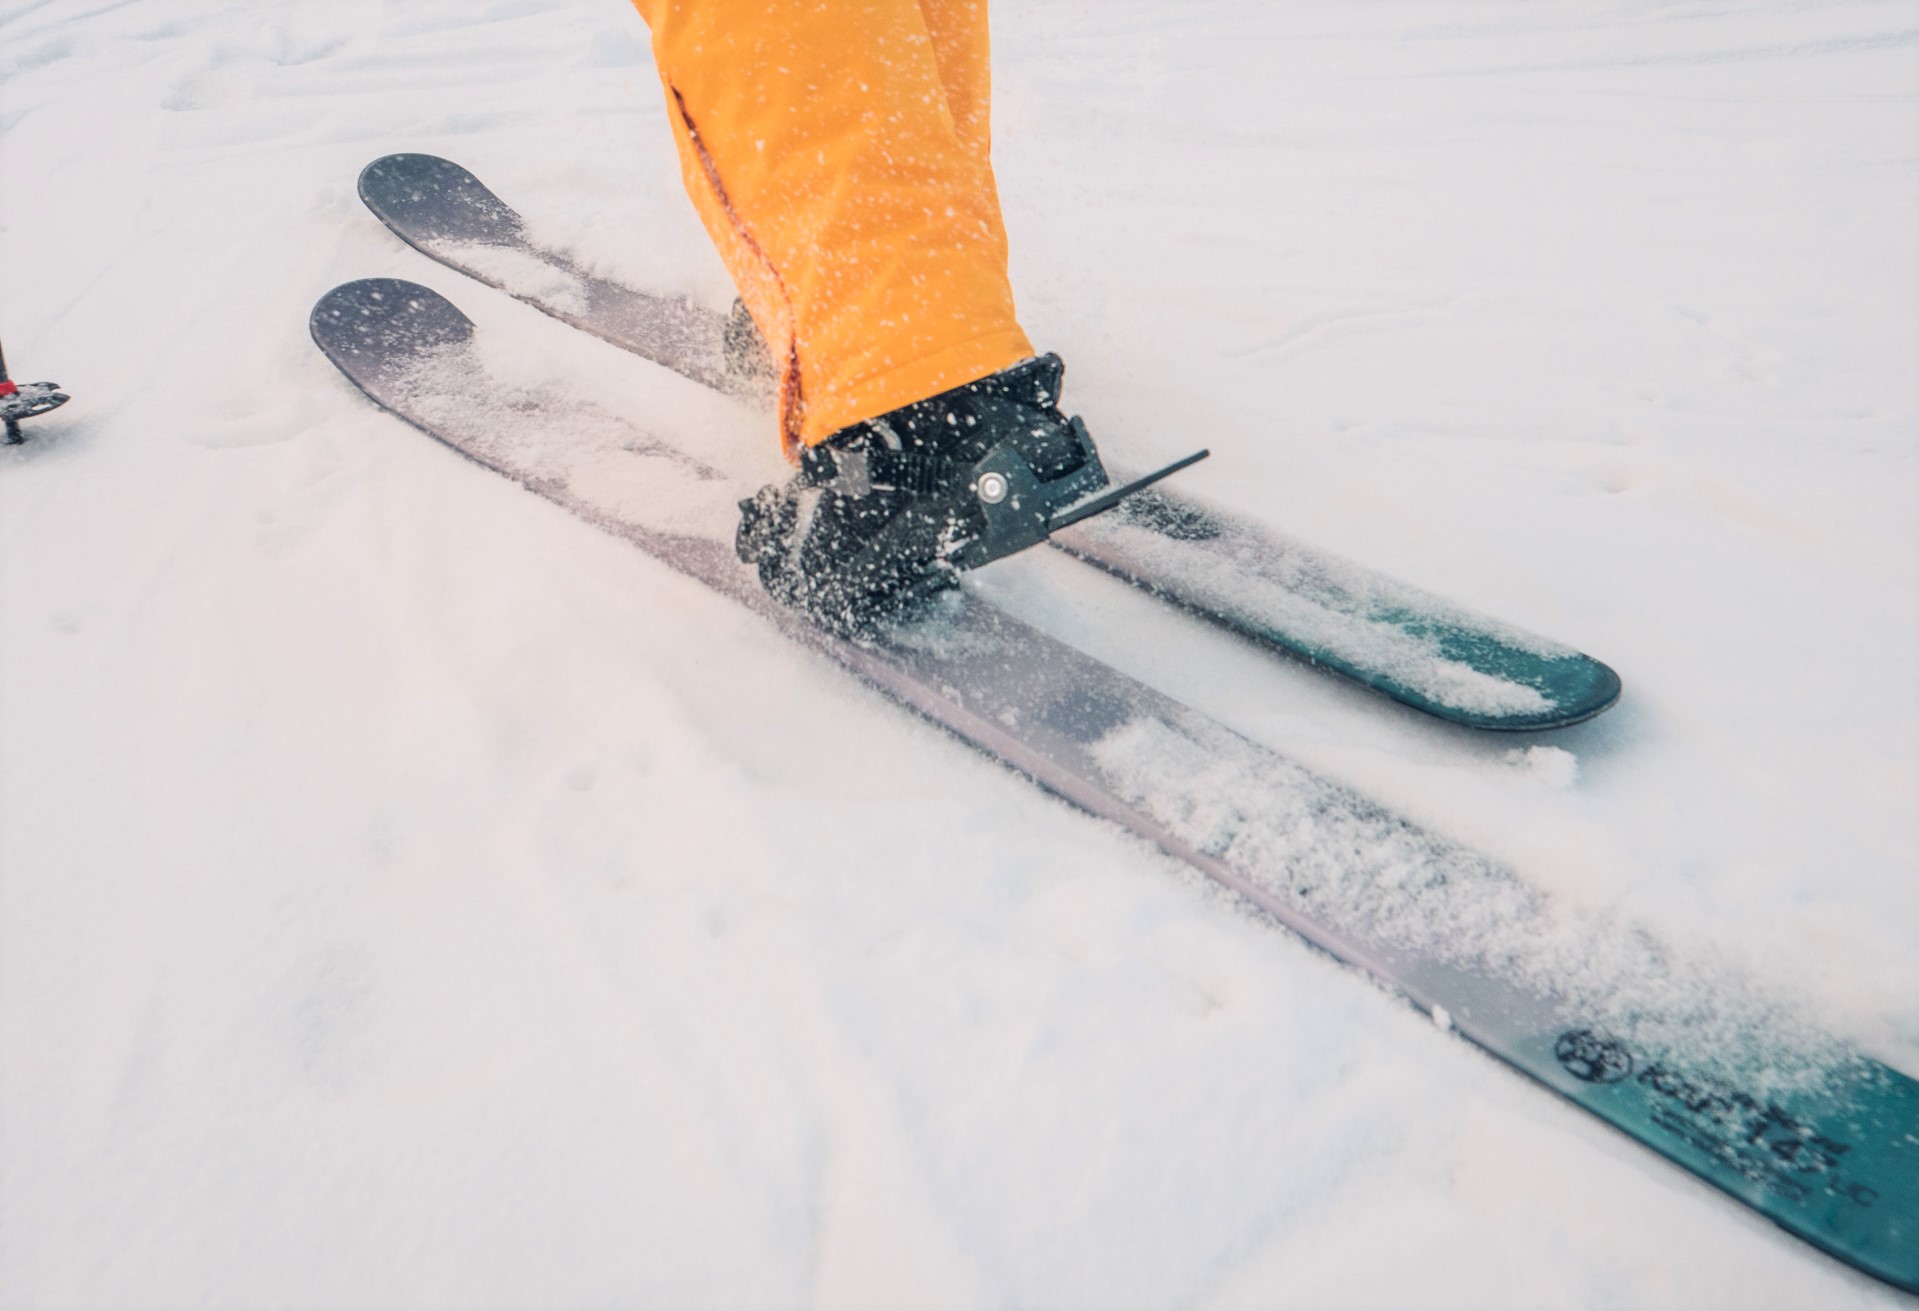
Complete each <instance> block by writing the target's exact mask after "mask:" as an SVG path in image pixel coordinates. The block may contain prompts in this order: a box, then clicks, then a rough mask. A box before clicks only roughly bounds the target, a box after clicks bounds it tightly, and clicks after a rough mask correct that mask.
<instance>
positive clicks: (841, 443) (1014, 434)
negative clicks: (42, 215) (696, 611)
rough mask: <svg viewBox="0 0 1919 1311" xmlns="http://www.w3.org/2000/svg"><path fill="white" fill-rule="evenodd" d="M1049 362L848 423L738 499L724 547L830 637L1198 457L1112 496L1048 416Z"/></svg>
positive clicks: (1068, 426)
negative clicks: (788, 473)
mask: <svg viewBox="0 0 1919 1311" xmlns="http://www.w3.org/2000/svg"><path fill="white" fill-rule="evenodd" d="M1064 370H1065V366H1064V365H1063V364H1061V363H1060V359H1059V357H1058V356H1057V355H1042V356H1039V357H1038V358H1036V359H1030V360H1024V361H1022V362H1021V363H1019V364H1015V365H1013V366H1012V367H1011V368H1008V369H1005V370H1002V371H1001V372H999V373H996V374H993V375H992V376H990V377H987V378H982V379H980V380H979V381H977V382H970V383H967V384H965V385H964V386H960V387H955V388H953V389H952V390H951V391H947V392H942V393H941V394H939V395H938V396H934V397H931V398H930V399H928V400H923V401H916V402H915V403H913V404H911V405H907V406H904V407H902V408H900V409H897V410H894V411H893V412H892V413H890V414H885V415H882V416H880V417H879V418H877V419H869V420H866V421H865V422H863V423H857V424H854V425H853V426H852V427H850V428H847V429H845V430H843V431H841V432H839V433H836V434H834V435H833V436H832V437H830V438H828V439H827V440H826V441H824V442H822V443H820V444H819V445H817V446H811V447H808V448H807V449H806V450H805V451H804V452H803V453H802V454H801V456H800V471H799V473H798V474H797V475H796V476H795V477H794V478H793V479H792V480H791V481H790V482H788V483H786V484H785V485H783V486H767V487H763V488H761V489H760V491H759V492H758V493H757V494H756V495H755V496H754V497H753V498H752V499H751V500H746V501H741V502H740V527H739V534H738V537H737V538H736V540H735V547H736V549H737V550H738V552H739V556H740V558H741V559H742V560H744V561H746V562H747V563H749V564H752V565H755V566H756V567H757V568H758V570H759V575H760V581H761V583H762V584H763V585H764V586H765V587H766V589H767V591H769V592H771V593H772V594H773V595H774V596H776V597H778V598H779V599H780V600H781V601H784V602H786V603H787V604H789V605H793V606H796V607H798V608H799V609H801V610H803V611H805V612H806V613H807V614H808V615H810V616H812V617H813V618H814V619H815V620H817V621H818V622H820V623H822V624H825V625H827V626H828V627H830V628H833V629H835V630H836V631H842V632H845V631H855V630H858V629H861V628H864V627H867V626H869V625H871V624H872V623H873V622H875V621H876V620H879V619H882V618H885V617H886V616H888V615H890V614H892V613H894V612H897V611H899V610H902V609H904V608H906V607H908V606H910V605H911V604H913V603H914V602H916V601H920V600H923V599H925V598H928V597H931V596H934V595H936V594H938V593H939V592H942V591H945V590H946V589H947V588H950V587H952V586H954V585H955V584H956V583H957V582H958V581H959V576H960V574H962V573H964V572H965V571H967V570H969V569H977V568H979V567H980V566H981V565H983V564H988V563H990V562H992V561H994V560H998V559H1001V558H1003V557H1005V556H1008V555H1011V554H1013V553H1014V552H1016V551H1022V550H1024V549H1026V548H1027V547H1029V546H1033V545H1036V544H1037V543H1039V542H1042V541H1045V540H1046V538H1047V536H1048V535H1049V534H1050V533H1051V532H1053V531H1054V530H1056V529H1058V528H1061V527H1064V526H1065V525H1066V524H1068V523H1074V522H1077V521H1078V520H1080V519H1083V518H1086V517H1087V516H1088V515H1091V514H1097V513H1098V512H1099V511H1101V510H1103V509H1107V508H1109V507H1110V506H1112V505H1115V504H1117V503H1118V502H1119V500H1120V499H1121V498H1122V497H1124V496H1127V495H1129V494H1131V493H1132V492H1134V491H1137V490H1139V489H1140V488H1142V487H1144V486H1146V485H1147V484H1149V483H1152V482H1155V481H1157V480H1158V479H1160V478H1162V477H1164V476H1165V475H1166V474H1168V473H1172V472H1173V471H1174V470H1175V469H1179V468H1184V467H1185V466H1186V465H1187V464H1189V463H1191V462H1192V461H1193V460H1195V459H1199V458H1203V456H1204V454H1205V453H1204V452H1201V453H1200V454H1199V455H1197V456H1189V457H1188V458H1187V459H1186V460H1184V461H1181V462H1179V463H1177V464H1175V465H1172V466H1169V467H1168V468H1166V469H1163V470H1161V471H1159V472H1158V473H1156V474H1153V475H1151V476H1149V477H1147V478H1144V479H1141V480H1140V481H1138V482H1136V483H1133V484H1132V485H1130V486H1128V487H1125V488H1122V489H1120V490H1119V491H1117V492H1109V493H1107V494H1106V495H1104V496H1100V495H1098V493H1099V492H1101V491H1102V489H1104V488H1105V487H1106V485H1107V477H1106V470H1105V468H1104V467H1103V466H1102V465H1101V463H1100V458H1099V451H1098V450H1097V449H1096V448H1095V447H1094V445H1093V439H1092V436H1091V434H1089V433H1088V432H1087V431H1086V425H1085V424H1084V423H1082V422H1081V421H1080V420H1079V418H1078V417H1077V416H1074V417H1072V418H1068V417H1067V416H1065V415H1064V414H1062V413H1061V412H1060V410H1059V408H1058V404H1057V402H1058V399H1059V394H1060V380H1061V377H1062V375H1063V373H1064Z"/></svg>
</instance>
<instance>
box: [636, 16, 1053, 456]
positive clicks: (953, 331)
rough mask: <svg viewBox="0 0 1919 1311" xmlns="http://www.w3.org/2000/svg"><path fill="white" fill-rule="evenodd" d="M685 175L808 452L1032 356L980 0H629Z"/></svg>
mask: <svg viewBox="0 0 1919 1311" xmlns="http://www.w3.org/2000/svg"><path fill="white" fill-rule="evenodd" d="M634 4H635V6H636V7H637V8H638V9H639V11H640V16H641V17H642V18H644V19H645V20H646V24H647V26H648V27H649V28H651V29H652V33H653V58H654V62H655V63H656V64H657V65H658V67H659V73H660V80H661V82H662V83H664V84H665V90H666V107H667V114H668V116H669V117H670V118H671V120H672V124H673V135H674V137H675V139H676V140H677V141H678V143H679V151H680V168H681V174H682V176H683V177H684V179H685V182H686V189H687V193H688V194H689V195H690V196H692V198H693V204H694V205H695V207H697V208H698V210H699V213H700V218H701V220H702V221H703V222H704V223H705V224H706V230H707V232H708V233H710V234H711V236H712V238H713V242H714V244H715V245H716V246H718V247H719V251H720V257H721V258H722V259H723V260H724V261H725V262H726V266H727V268H728V270H729V271H730V272H731V273H732V275H733V282H734V285H735V286H736V287H737V288H738V289H739V293H740V297H741V299H742V300H744V301H745V302H746V307H747V310H748V312H749V313H751V314H752V316H753V321H754V322H755V323H756V324H758V325H759V329H760V333H761V335H762V336H764V337H765V338H766V341H767V343H768V345H769V346H770V347H771V349H772V352H773V357H774V360H775V363H776V364H777V365H778V366H779V369H780V373H781V380H780V389H779V411H780V432H781V436H782V439H783V441H784V443H785V446H786V450H787V453H788V455H789V456H790V455H794V454H796V453H797V449H798V447H799V446H800V445H801V444H809V445H810V444H812V443H816V442H819V441H823V440H825V439H826V438H827V437H830V436H832V435H833V434H834V433H835V432H838V431H839V430H840V429H842V428H845V427H847V426H848V425H850V424H854V423H858V422H859V421H861V420H862V419H871V418H875V417H877V416H879V415H882V414H885V413H887V412H889V411H891V410H895V409H898V408H899V407H900V406H902V405H909V404H911V403H912V402H914V401H918V400H924V399H925V398H927V397H928V396H934V395H937V394H938V393H940V392H942V391H946V390H948V389H949V388H952V387H957V386H960V385H961V384H962V383H967V382H972V381H974V380H975V379H978V378H983V377H985V376H986V375H988V374H990V373H995V372H997V371H999V370H1000V369H1003V368H1005V367H1006V366H1008V365H1010V364H1014V363H1017V362H1018V361H1020V360H1022V359H1025V358H1027V357H1028V356H1030V355H1032V354H1033V349H1032V346H1031V345H1030V344H1029V343H1028V342H1027V340H1026V334H1025V333H1024V332H1022V331H1021V330H1020V326H1019V323H1018V321H1017V319H1015V317H1014V314H1013V293H1012V288H1011V285H1010V284H1009V283H1008V281H1007V275H1006V230H1005V228H1004V226H1003V225H1002V223H1001V221H1000V210H999V195H998V192H997V191H996V190H995V188H994V185H993V168H992V163H991V157H990V151H991V141H990V130H989V126H988V112H987V100H988V87H989V70H988V63H987V60H988V50H987V32H986V0H634Z"/></svg>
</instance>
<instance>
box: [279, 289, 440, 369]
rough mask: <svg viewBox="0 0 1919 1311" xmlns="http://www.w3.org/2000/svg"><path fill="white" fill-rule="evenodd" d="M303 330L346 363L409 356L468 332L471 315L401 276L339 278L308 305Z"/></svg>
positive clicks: (335, 359)
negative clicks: (310, 309) (344, 280)
mask: <svg viewBox="0 0 1919 1311" xmlns="http://www.w3.org/2000/svg"><path fill="white" fill-rule="evenodd" d="M307 330H308V332H310V333H311V334H312V336H313V342H314V345H316V346H318V347H319V348H320V349H321V350H322V351H323V352H325V354H326V355H327V357H328V358H329V359H331V360H332V361H333V362H334V363H335V364H338V365H339V366H340V367H341V368H342V369H345V370H347V371H348V372H349V373H351V372H354V369H353V368H350V367H349V365H350V364H351V363H355V362H361V361H370V360H392V359H396V358H402V359H403V358H410V357H412V356H416V355H419V354H421V353H422V352H425V351H430V350H433V349H435V348H436V347H441V346H449V345H457V344H460V343H463V342H466V341H469V340H471V339H472V337H473V320H471V319H469V318H468V317H467V316H466V315H464V314H462V313H461V312H460V310H459V307H457V306H456V305H454V304H453V302H452V301H450V300H448V299H447V298H446V297H444V296H442V295H441V294H440V293H439V292H437V291H434V290H433V289H431V288H430V287H422V286H421V285H420V284H419V283H417V282H407V281H405V280H403V279H400V278H361V279H360V280H358V281H357V282H347V283H342V284H341V285H340V286H337V287H335V288H334V289H333V290H332V291H329V292H328V293H327V294H326V295H324V296H322V297H320V299H319V300H318V301H317V302H316V303H315V304H314V306H313V313H312V315H311V316H309V318H308V320H307Z"/></svg>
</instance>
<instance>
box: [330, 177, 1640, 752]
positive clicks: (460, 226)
mask: <svg viewBox="0 0 1919 1311" xmlns="http://www.w3.org/2000/svg"><path fill="white" fill-rule="evenodd" d="M359 191H360V197H361V199H362V200H364V201H365V202H366V205H367V207H368V208H369V209H371V210H372V211H373V213H374V214H375V215H377V216H378V217H379V218H380V220H381V221H382V222H384V223H385V224H386V225H387V226H388V227H389V228H391V229H392V230H393V231H394V233H396V234H397V235H398V236H399V237H400V238H401V239H402V240H403V241H405V242H407V243H408V244H409V245H412V246H413V247H415V248H416V249H418V250H420V251H421V252H423V253H424V254H426V255H429V256H431V257H432V258H433V259H436V260H438V261H439V262H441V263H442V264H445V265H447V266H449V267H451V268H454V269H458V270H459V271H460V272H462V273H464V274H466V275H468V276H469V277H472V278H475V279H477V280H479V281H481V282H484V283H486V284H487V285H489V286H492V287H496V288H498V289H500V290H502V291H505V292H507V293H508V294H510V295H512V296H515V297H517V298H518V299H520V300H523V301H525V302H527V303H528V304H530V305H533V306H535V307H536V308H538V309H540V310H542V311H544V312H545V313H547V314H550V315H552V316H553V317H555V318H557V319H560V320H562V321H563V322H566V323H570V324H572V325H573V326H574V327H577V328H581V329H583V330H585V331H587V332H589V333H592V334H593V335H594V336H596V337H599V338H601V339H602V340H604V341H608V342H611V343H612V344H613V345H615V346H619V347H621V348H623V349H625V350H629V351H632V352H633V353H634V354H636V355H639V356H641V357H643V358H645V359H648V360H651V361H653V362H654V363H656V364H660V365H664V366H665V367H666V368H669V369H672V370H674V371H675V372H677V373H680V374H682V375H684V376H685V377H688V378H691V379H692V380H694V381H695V382H699V383H703V384H705V385H707V386H709V387H714V388H718V389H720V390H724V391H730V392H733V393H735V394H738V395H740V396H742V397H747V398H751V397H754V396H761V397H763V396H764V395H765V394H766V392H767V387H768V383H767V376H768V375H767V366H766V364H765V357H764V350H763V348H761V347H759V346H758V344H757V339H756V338H754V337H753V336H752V334H751V329H750V325H742V323H741V322H740V321H738V320H729V319H728V318H727V316H725V315H722V314H719V313H716V312H714V311H712V310H709V309H705V308H703V307H700V306H696V305H692V304H689V303H688V302H685V301H681V300H675V299H671V298H668V297H663V296H655V295H651V294H649V293H647V292H644V291H639V290H636V289H634V288H632V287H626V286H622V285H620V284H619V283H616V282H612V281H609V280H607V279H605V278H601V277H598V276H596V275H594V274H592V273H589V272H587V271H586V270H584V269H582V268H580V267H579V266H578V265H577V264H575V263H574V262H573V261H572V260H571V259H569V258H568V257H567V256H566V255H565V254H564V253H563V252H560V251H558V250H555V249H552V248H551V247H549V246H546V245H543V244H541V243H540V242H539V241H538V240H537V239H536V238H535V237H534V236H533V235H531V234H530V233H529V230H528V227H527V224H526V221H525V220H524V219H523V218H522V217H521V216H520V215H519V213H518V212H517V211H515V210H514V209H513V208H512V207H511V206H509V205H508V204H507V203H506V202H505V201H503V200H501V199H500V198H499V197H498V196H496V195H494V194H493V192H492V191H490V190H488V188H487V187H486V185H485V184H484V183H482V182H481V181H480V180H479V179H478V178H477V177H475V176H474V175H473V174H472V173H470V172H468V171H467V170H466V169H464V168H462V167H461V166H460V165H458V164H455V163H452V162H451V161H449V160H445V159H441V158H439V157H437V156H434V155H422V154H397V155H387V156H385V157H383V158H381V159H376V160H375V161H373V163H371V164H369V165H367V167H366V168H365V169H364V170H363V171H362V172H361V174H360V180H359ZM743 326H744V328H745V331H744V332H742V330H741V329H742V327H743ZM756 355H757V358H755V356H756ZM1114 476H1115V480H1116V481H1118V482H1126V481H1129V477H1128V476H1127V475H1126V474H1124V473H1122V471H1121V470H1119V469H1115V470H1114ZM1051 540H1052V544H1053V545H1054V546H1056V547H1058V548H1060V549H1061V550H1064V551H1066V552H1067V553H1068V554H1070V555H1073V556H1075V557H1077V558H1079V559H1080V560H1083V561H1085V562H1087V563H1088V564H1091V565H1094V566H1096V567H1098V568H1100V569H1102V570H1105V571H1106V572H1107V573H1109V574H1112V575H1114V576H1115V577H1118V578H1120V579H1123V580H1124V581H1126V582H1128V583H1131V584H1132V585H1134V586H1136V587H1139V588H1141V589H1143V590H1145V591H1147V592H1149V593H1152V594H1154V595H1156V596H1159V597H1161V598H1163V599H1165V600H1167V601H1169V602H1171V603H1172V604H1174V605H1176V606H1178V607H1180V608H1181V609H1184V610H1186V611H1189V612H1191V613H1193V614H1195V615H1198V616H1199V617H1201V618H1202V619H1205V620H1207V621H1209V622H1211V623H1213V624H1216V625H1218V626H1220V627H1222V628H1225V629H1227V630H1229V631H1232V632H1234V633H1237V634H1239V635H1241V636H1242V637H1246V638H1249V639H1251V640H1253V641H1254V642H1257V643H1259V644H1260V645H1262V646H1263V647H1265V648H1267V649H1269V650H1273V651H1277V652H1282V653H1284V654H1285V655H1287V656H1291V657H1296V658H1300V659H1304V660H1306V661H1307V662H1309V663H1311V664H1313V665H1316V666H1319V667H1322V668H1325V669H1328V670H1331V671H1333V672H1335V673H1337V674H1341V675H1344V676H1345V677H1347V678H1350V679H1352V680H1354V681H1356V682H1358V683H1360V684H1362V685H1364V686H1366V687H1369V688H1371V689H1373V690H1374V691H1377V692H1381V693H1383V694H1385V695H1386V696H1389V697H1391V698H1393V699H1394V700H1396V701H1400V702H1402V703H1404V704H1406V705H1409V706H1412V707H1415V708H1416V709H1419V710H1423V711H1425V712H1427V713H1428V714H1432V715H1436V716H1438V717H1439V718H1441V719H1445V720H1449V721H1451V722H1453V723H1456V724H1464V725H1468V726H1471V727H1474V728H1481V729H1499V730H1508V731H1525V730H1541V729H1551V728H1562V727H1565V726H1566V725H1569V724H1576V723H1579V722H1581V721H1582V720H1586V719H1590V718H1592V717H1593V716H1594V715H1597V714H1599V713H1600V712H1602V711H1604V710H1606V709H1607V708H1608V707H1610V706H1611V705H1612V704H1613V703H1614V702H1616V701H1617V700H1618V699H1619V693H1620V681H1619V676H1618V675H1617V674H1615V673H1614V672H1613V671H1612V670H1611V669H1610V668H1608V667H1607V666H1606V665H1604V664H1602V663H1601V662H1599V661H1597V660H1595V659H1593V658H1592V657H1590V656H1587V655H1583V654H1581V653H1580V652H1578V651H1576V650H1574V649H1572V648H1571V647H1568V646H1565V645H1563V644H1561V643H1558V642H1554V641H1551V640H1549V639H1546V638H1543V637H1539V636H1537V635H1536V634H1532V633H1528V632H1526V631H1524V630H1522V629H1519V628H1516V627H1514V626H1512V625H1509V624H1505V623H1501V622H1499V621H1497V620H1493V619H1489V618H1487V617H1486V616H1483V615H1479V614H1475V613H1473V612H1471V611H1469V610H1467V609H1465V608H1463V607H1460V606H1457V605H1454V604H1452V603H1450V602H1448V601H1445V600H1443V599H1441V598H1439V597H1437V596H1434V595H1432V594H1431V593H1428V592H1425V591H1423V590H1421V589H1419V588H1415V587H1410V586H1408V585H1406V584H1404V583H1400V582H1397V581H1394V580H1393V579H1390V578H1387V577H1385V576H1383V575H1381V574H1378V573H1375V572H1374V571H1372V570H1370V569H1366V568H1364V567H1362V566H1360V565H1357V564H1354V563H1352V562H1350V561H1346V560H1342V559H1340V558H1338V557H1336V556H1333V555H1330V554H1328V553H1326V552H1322V551H1318V550H1314V549H1312V548H1310V547H1308V546H1306V545H1304V544H1303V543H1300V542H1296V541H1292V540H1289V539H1287V538H1285V537H1282V536H1279V535H1277V534H1275V533H1272V532H1270V531H1268V530H1267V529H1265V528H1263V527H1261V526H1259V525H1256V524H1254V523H1251V522H1249V521H1247V520H1245V519H1242V518H1238V517H1235V516H1233V515H1230V514H1226V513H1224V512H1222V511H1219V510H1218V509H1215V508H1213V507H1211V506H1208V505H1206V504H1205V503H1204V502H1202V501H1200V500H1197V499H1195V498H1192V497H1189V496H1187V495H1185V494H1182V493H1177V492H1171V491H1162V490H1157V489H1156V490H1154V491H1152V492H1148V493H1144V494H1141V495H1138V496H1135V497H1132V498H1131V499H1130V500H1129V501H1128V502H1127V503H1126V504H1124V505H1121V506H1119V507H1118V508H1117V509H1115V510H1114V511H1113V512H1111V513H1109V514H1104V515H1101V516H1099V517H1098V518H1095V519H1090V520H1088V521H1086V522H1084V523H1081V524H1078V525H1075V526H1074V527H1072V528H1070V529H1067V530H1064V531H1061V532H1060V533H1058V534H1056V535H1055V536H1054V537H1053V538H1052V539H1051Z"/></svg>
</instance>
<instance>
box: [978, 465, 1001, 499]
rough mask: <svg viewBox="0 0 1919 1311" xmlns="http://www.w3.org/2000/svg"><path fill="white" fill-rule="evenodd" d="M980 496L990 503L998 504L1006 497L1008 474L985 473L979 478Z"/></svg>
mask: <svg viewBox="0 0 1919 1311" xmlns="http://www.w3.org/2000/svg"><path fill="white" fill-rule="evenodd" d="M979 498H980V500H982V501H984V502H986V503H987V504H988V505H998V504H999V503H1000V502H1001V501H1003V500H1005V499H1006V475H1005V474H1003V473H983V474H981V475H980V480H979Z"/></svg>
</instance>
